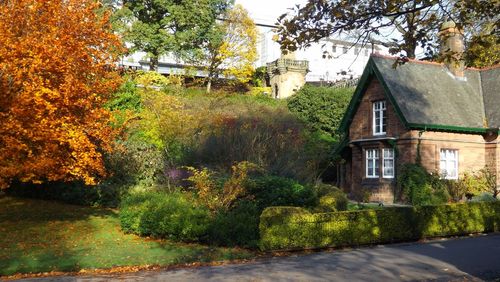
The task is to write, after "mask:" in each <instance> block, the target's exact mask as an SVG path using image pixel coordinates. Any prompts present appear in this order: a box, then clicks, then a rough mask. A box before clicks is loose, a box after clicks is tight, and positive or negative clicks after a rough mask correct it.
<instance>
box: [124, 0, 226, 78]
mask: <svg viewBox="0 0 500 282" xmlns="http://www.w3.org/2000/svg"><path fill="white" fill-rule="evenodd" d="M229 4H230V0H183V1H176V0H124V1H123V5H122V8H121V9H119V10H118V11H117V12H116V14H115V16H116V17H117V18H118V19H117V23H116V24H115V28H117V29H118V30H119V31H121V32H122V33H123V35H124V39H125V41H126V42H128V43H130V44H131V45H132V46H131V48H130V49H131V51H132V52H135V51H144V52H146V53H147V55H148V57H149V62H150V70H156V69H157V68H158V60H159V58H160V56H161V55H164V54H167V53H169V52H175V53H177V54H182V53H183V52H184V51H186V50H191V49H196V48H199V47H198V46H201V45H202V43H203V42H204V41H205V40H206V39H207V34H208V31H209V30H210V29H211V28H212V26H213V25H214V24H215V20H216V18H217V17H219V16H220V15H221V14H222V13H223V12H224V11H225V10H226V8H227V6H228V5H229Z"/></svg>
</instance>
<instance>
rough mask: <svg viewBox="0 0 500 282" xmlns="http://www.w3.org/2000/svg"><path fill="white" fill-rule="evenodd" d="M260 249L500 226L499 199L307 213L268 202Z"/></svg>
mask: <svg viewBox="0 0 500 282" xmlns="http://www.w3.org/2000/svg"><path fill="white" fill-rule="evenodd" d="M259 230H260V238H261V241H260V248H261V249H263V250H273V249H297V248H322V247H336V246H347V245H360V244H376V243H386V242H394V241H404V240H406V241H407V240H416V239H420V238H427V237H435V236H457V235H465V234H470V233H479V232H490V231H498V230H500V202H481V203H463V204H447V205H436V206H421V207H389V208H384V209H377V210H360V211H349V212H331V213H316V214H310V213H308V212H307V211H306V210H304V209H301V208H290V207H270V208H267V209H265V210H264V211H263V212H262V215H261V217H260V224H259Z"/></svg>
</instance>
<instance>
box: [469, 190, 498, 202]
mask: <svg viewBox="0 0 500 282" xmlns="http://www.w3.org/2000/svg"><path fill="white" fill-rule="evenodd" d="M471 201H472V202H495V201H498V199H496V198H495V197H493V195H492V194H490V193H488V192H483V193H480V194H479V195H476V196H474V197H472V199H471Z"/></svg>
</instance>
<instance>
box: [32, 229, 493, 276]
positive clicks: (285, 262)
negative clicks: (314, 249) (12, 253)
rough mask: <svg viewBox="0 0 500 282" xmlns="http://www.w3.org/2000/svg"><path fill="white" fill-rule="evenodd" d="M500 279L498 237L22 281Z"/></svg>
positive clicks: (491, 236) (458, 239)
mask: <svg viewBox="0 0 500 282" xmlns="http://www.w3.org/2000/svg"><path fill="white" fill-rule="evenodd" d="M498 279H500V234H491V235H481V236H474V237H467V238H456V239H448V240H435V241H430V242H426V243H411V244H394V245H384V246H375V247H364V248H357V249H351V250H334V251H325V252H318V253H313V254H309V255H295V256H289V257H276V258H271V259H261V260H257V261H255V262H252V263H247V264H234V265H223V266H210V267H199V268H189V269H178V270H172V271H143V272H137V273H128V274H122V275H101V276H76V277H70V276H68V277H64V276H63V277H52V278H37V279H24V280H23V281H64V282H66V281H112V280H115V281H422V280H425V281H428V280H438V281H464V280H467V281H470V280H472V281H481V280H498Z"/></svg>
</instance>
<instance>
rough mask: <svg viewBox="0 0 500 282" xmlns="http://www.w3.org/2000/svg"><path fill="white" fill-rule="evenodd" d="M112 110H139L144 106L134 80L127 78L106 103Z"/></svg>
mask: <svg viewBox="0 0 500 282" xmlns="http://www.w3.org/2000/svg"><path fill="white" fill-rule="evenodd" d="M106 107H107V108H108V109H110V110H120V111H124V110H130V111H134V112H138V111H139V110H140V109H141V108H142V102H141V96H140V95H139V92H138V91H137V87H136V85H135V83H134V81H133V80H127V81H126V82H125V83H124V84H122V85H121V86H120V88H119V89H118V91H116V92H115V93H114V94H113V97H112V98H111V99H110V100H109V102H108V103H107V104H106Z"/></svg>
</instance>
